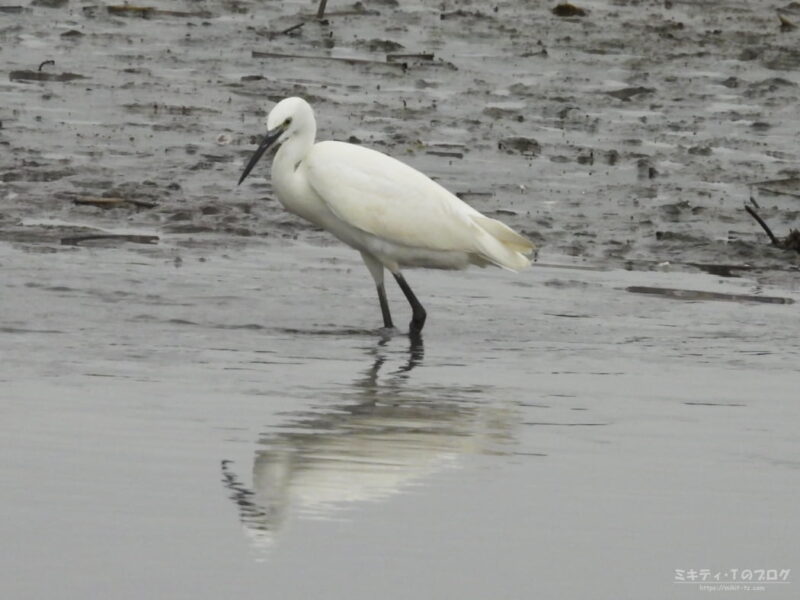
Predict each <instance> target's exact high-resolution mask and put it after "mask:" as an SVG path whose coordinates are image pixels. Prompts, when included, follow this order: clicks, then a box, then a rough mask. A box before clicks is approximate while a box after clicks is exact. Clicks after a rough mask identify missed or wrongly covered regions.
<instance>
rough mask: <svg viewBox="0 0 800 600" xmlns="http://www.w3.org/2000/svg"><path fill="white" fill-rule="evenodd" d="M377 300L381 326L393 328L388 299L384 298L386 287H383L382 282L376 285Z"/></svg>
mask: <svg viewBox="0 0 800 600" xmlns="http://www.w3.org/2000/svg"><path fill="white" fill-rule="evenodd" d="M378 300H379V301H380V303H381V314H382V315H383V326H384V327H386V328H387V329H392V328H394V325H393V324H392V313H390V312H389V301H388V300H387V299H386V288H385V287H383V283H381V284H380V285H378Z"/></svg>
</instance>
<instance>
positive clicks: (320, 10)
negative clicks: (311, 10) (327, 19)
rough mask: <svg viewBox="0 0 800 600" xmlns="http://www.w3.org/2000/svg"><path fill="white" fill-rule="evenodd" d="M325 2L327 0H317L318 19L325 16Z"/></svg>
mask: <svg viewBox="0 0 800 600" xmlns="http://www.w3.org/2000/svg"><path fill="white" fill-rule="evenodd" d="M327 3H328V0H319V8H318V9H317V18H318V19H319V20H320V21H321V20H322V18H323V17H324V16H325V5H326V4H327Z"/></svg>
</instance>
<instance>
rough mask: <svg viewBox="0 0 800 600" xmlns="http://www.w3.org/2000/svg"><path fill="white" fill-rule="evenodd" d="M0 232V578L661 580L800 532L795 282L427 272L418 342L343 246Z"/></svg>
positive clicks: (107, 581)
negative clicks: (43, 240)
mask: <svg viewBox="0 0 800 600" xmlns="http://www.w3.org/2000/svg"><path fill="white" fill-rule="evenodd" d="M1 258H2V264H3V269H4V273H5V276H6V286H5V288H4V289H5V292H4V297H5V299H4V306H5V310H4V313H3V316H2V319H1V320H0V329H2V331H3V336H4V340H5V347H6V349H8V350H11V349H13V352H10V351H9V352H7V353H4V354H5V356H4V361H3V368H2V372H1V373H2V377H1V379H2V386H3V390H4V391H3V396H4V419H3V424H4V426H3V435H2V438H1V439H2V442H0V444H2V451H3V455H4V456H6V457H7V460H6V461H4V462H3V466H2V470H3V473H2V476H3V479H4V481H6V482H8V485H6V486H3V488H2V491H0V503H1V504H2V506H3V507H4V513H5V515H6V519H4V525H3V538H4V539H6V540H13V548H12V549H11V551H10V552H9V553H8V555H7V557H6V560H5V561H4V563H5V566H4V568H6V569H8V573H9V576H7V577H4V578H3V584H2V585H3V588H4V595H5V596H6V597H15V598H23V597H31V598H33V597H42V596H44V595H51V594H53V593H58V595H59V597H63V598H78V597H85V595H87V594H95V593H97V592H98V591H100V592H105V593H107V594H110V595H112V596H114V597H123V598H125V597H131V598H133V597H141V595H142V594H145V595H147V594H157V595H169V596H170V597H203V598H206V597H207V598H212V597H220V596H232V595H236V596H239V597H248V598H249V597H254V598H255V597H260V596H263V594H264V593H269V594H270V595H273V594H276V595H278V594H279V595H284V596H288V597H315V596H322V595H326V594H330V593H333V595H334V596H335V597H344V596H345V595H347V596H348V597H357V598H359V597H371V596H374V595H375V594H378V593H379V594H381V595H382V596H386V597H397V598H401V597H408V594H409V593H410V591H411V593H413V594H418V595H422V596H426V597H431V596H450V595H454V594H458V595H461V596H463V597H470V598H480V597H486V596H488V595H498V596H500V597H528V596H529V595H530V594H531V590H538V591H539V593H541V594H542V595H545V596H550V597H553V596H559V597H563V596H564V595H566V596H568V597H586V596H592V597H607V598H611V597H616V596H619V595H633V596H636V595H637V594H639V593H640V592H641V590H643V589H647V590H648V592H647V595H648V597H658V598H671V597H677V596H679V594H678V592H677V591H676V587H677V586H676V585H675V584H673V582H672V579H673V569H677V568H686V569H688V568H697V569H699V568H711V569H714V568H718V569H722V568H725V569H728V568H756V567H757V565H770V566H769V567H766V568H791V566H792V561H793V559H794V557H796V548H797V546H796V536H797V533H798V526H799V525H800V521H799V520H798V515H797V511H796V509H795V504H796V503H795V502H794V495H795V494H794V492H795V491H796V489H797V477H798V476H797V471H798V466H800V465H799V464H798V461H797V456H798V445H800V444H799V443H798V438H797V435H796V432H795V427H794V424H795V423H796V422H797V418H798V417H800V415H798V407H797V405H796V403H795V402H794V397H795V396H796V389H797V376H796V373H795V371H794V365H796V361H797V358H798V353H799V352H800V346H799V345H798V343H797V339H796V336H794V335H793V333H792V332H789V331H787V330H786V328H784V327H783V324H784V323H786V322H787V321H788V320H791V319H793V318H795V312H796V310H797V309H796V307H795V306H794V305H792V304H763V303H758V302H744V303H743V302H720V301H717V302H694V301H689V302H687V301H681V300H674V299H651V298H650V297H647V296H643V295H640V294H634V293H631V292H628V291H626V287H629V286H630V285H631V284H653V283H656V282H657V283H659V284H668V285H669V286H671V287H680V288H683V289H703V290H707V291H717V292H721V293H731V292H741V291H743V290H752V288H753V284H752V282H748V281H745V280H737V281H735V283H731V282H730V281H728V282H726V281H720V280H718V279H716V278H712V277H711V276H708V275H687V274H683V273H678V274H669V273H641V272H628V271H619V270H592V271H588V270H582V269H580V270H576V269H574V268H568V267H569V265H565V267H564V268H559V267H558V266H549V267H535V268H534V269H532V270H531V271H529V272H527V273H525V274H522V275H520V276H517V277H514V276H511V275H509V274H506V273H501V272H497V271H483V272H480V271H477V272H469V273H465V274H440V273H419V274H415V277H414V281H415V283H416V287H417V288H418V290H419V292H420V294H421V295H422V296H423V297H425V298H426V299H427V304H428V308H429V312H430V314H431V321H430V324H429V329H427V330H426V332H425V336H424V339H423V343H422V345H413V344H411V343H410V342H409V339H408V338H407V337H406V336H404V335H402V334H401V333H398V334H397V335H394V336H392V337H381V336H380V335H379V334H378V332H377V331H375V330H371V327H373V325H375V323H376V322H377V320H378V317H379V314H378V311H377V307H376V306H374V301H373V298H372V297H371V292H372V289H371V287H372V286H371V285H368V280H367V277H366V274H365V273H364V272H362V268H361V267H360V264H359V262H358V259H357V255H355V254H354V253H352V252H349V251H348V250H346V249H339V248H327V249H323V248H314V247H310V246H307V245H304V244H299V243H295V244H289V245H288V246H287V247H284V248H283V249H282V250H281V249H278V248H275V247H272V246H269V247H267V246H265V247H262V248H257V249H254V248H251V249H247V250H236V251H232V252H229V253H226V254H225V255H217V256H214V257H213V258H212V257H204V256H201V255H200V254H198V253H197V252H192V253H185V254H184V258H183V260H182V263H181V264H180V266H179V267H176V266H175V262H174V260H170V259H169V257H165V256H163V255H161V253H160V252H155V251H154V252H153V253H152V254H150V255H148V254H142V253H139V252H137V253H134V252H131V251H130V250H128V249H119V250H117V249H101V250H97V251H91V250H89V251H86V250H74V251H66V252H59V253H55V254H30V253H26V252H23V251H20V250H16V249H8V248H6V249H5V250H4V252H3V254H2V257H1ZM203 258H205V260H200V259H203ZM45 281H46V282H47V284H43V283H41V282H45ZM231 290H236V293H231ZM393 291H394V290H393ZM761 292H763V293H767V292H770V293H773V292H776V290H768V289H765V290H761ZM780 293H782V294H783V297H785V298H787V299H791V300H795V301H797V300H798V296H797V294H796V293H790V294H786V293H785V291H782V292H780ZM397 296H399V294H394V304H395V311H396V312H397V314H398V317H399V315H400V314H401V313H402V312H403V311H404V310H406V307H405V306H404V305H403V303H402V302H399V301H398V298H397ZM354 306H357V308H356V310H354V309H353V307H354ZM362 308H363V309H364V310H362ZM367 308H369V309H374V310H366V309H367ZM734 565H739V566H738V567H736V566H734ZM745 565H753V566H752V567H748V566H745ZM773 565H775V566H774V567H773ZM773 587H777V586H773ZM331 590H336V592H331ZM683 591H686V592H687V593H688V590H683ZM771 591H772V590H771ZM692 593H696V590H694V591H693V592H692ZM773 595H774V594H773ZM775 597H782V596H780V595H775Z"/></svg>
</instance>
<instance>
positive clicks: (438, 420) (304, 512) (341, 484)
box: [222, 337, 515, 548]
mask: <svg viewBox="0 0 800 600" xmlns="http://www.w3.org/2000/svg"><path fill="white" fill-rule="evenodd" d="M388 342H389V339H388V338H386V339H383V340H381V342H380V343H379V344H378V345H377V346H376V347H375V348H372V349H371V350H370V354H371V355H372V356H373V358H372V363H371V365H370V367H369V368H368V369H367V370H366V371H365V372H364V374H363V376H362V377H360V378H358V379H357V380H356V381H355V382H353V384H352V385H351V386H349V388H348V389H347V391H345V392H343V393H340V394H337V397H336V398H334V402H333V403H326V404H321V405H318V406H315V407H312V408H311V409H309V410H306V411H302V412H297V413H292V415H291V416H292V419H291V420H290V421H289V422H288V423H285V424H284V425H282V426H279V427H276V428H275V429H273V430H272V431H270V432H268V433H265V434H263V435H262V438H261V439H260V440H259V445H260V449H259V450H258V451H257V452H256V456H255V461H254V464H253V484H252V488H247V487H246V486H245V484H244V483H243V482H242V480H241V479H240V478H239V477H238V475H237V474H236V472H235V467H234V465H233V463H231V462H230V461H223V463H222V474H223V483H224V485H225V487H226V488H227V489H228V490H229V492H230V494H229V496H230V498H231V499H232V500H233V501H234V502H235V503H236V504H237V506H238V511H239V517H240V519H241V522H242V524H243V525H244V527H245V531H246V532H247V534H248V536H249V537H251V539H252V541H253V544H254V545H255V546H256V547H261V548H267V547H269V546H271V545H272V543H273V542H274V539H275V536H276V535H277V533H278V532H279V531H280V529H281V528H282V526H283V525H284V523H285V522H286V520H287V519H288V517H289V514H290V513H294V514H299V515H301V516H306V517H315V518H326V517H331V516H334V515H335V514H336V513H338V512H340V511H342V510H343V509H345V508H348V507H354V506H355V505H356V504H357V503H360V502H368V501H379V500H382V499H385V498H388V497H390V496H392V495H395V494H397V493H399V492H401V491H403V490H405V489H407V488H408V487H410V486H412V485H414V484H420V483H422V482H424V481H425V480H426V479H427V478H430V477H431V476H433V475H434V474H436V473H438V472H440V471H443V470H445V469H448V468H452V467H454V466H457V464H458V462H459V459H460V458H461V457H462V456H463V455H467V454H478V453H481V454H482V453H493V454H494V453H505V450H507V449H508V446H509V445H510V444H511V442H512V441H513V440H512V438H511V428H512V423H513V422H514V418H513V415H514V413H515V411H514V410H513V409H511V408H509V407H501V406H495V405H493V404H490V403H487V402H486V401H485V399H484V398H485V395H486V392H487V390H485V389H483V388H480V387H458V388H454V387H445V386H431V385H426V386H412V385H411V384H410V381H409V380H410V377H409V376H410V373H411V371H412V370H413V369H415V368H416V367H418V366H420V365H422V364H423V359H424V348H423V346H422V341H421V339H419V337H416V338H412V340H411V344H410V346H409V348H408V355H407V358H406V360H405V364H403V365H402V366H401V367H399V368H397V369H396V370H394V371H391V372H389V373H387V374H386V375H384V376H383V377H379V375H380V372H381V370H382V369H383V368H384V367H385V365H386V363H387V361H389V360H390V357H387V351H388V348H387V344H388Z"/></svg>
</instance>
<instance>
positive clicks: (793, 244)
mask: <svg viewBox="0 0 800 600" xmlns="http://www.w3.org/2000/svg"><path fill="white" fill-rule="evenodd" d="M744 209H745V210H746V211H747V214H749V215H750V216H751V217H753V218H754V219H755V220H756V222H757V223H758V224H759V225H761V228H762V229H763V230H764V231H765V232H766V234H767V236H768V237H769V241H770V243H771V244H772V245H773V246H775V247H776V248H781V249H783V250H794V251H795V252H800V231H798V230H797V229H790V230H789V235H787V236H786V237H785V238H783V239H781V238H778V237H776V236H775V234H774V233H772V230H771V229H770V228H769V225H767V224H766V222H765V221H764V219H762V218H761V216H760V215H759V214H758V213H757V212H756V209H755V208H753V207H752V206H748V205H746V204H745V207H744Z"/></svg>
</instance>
